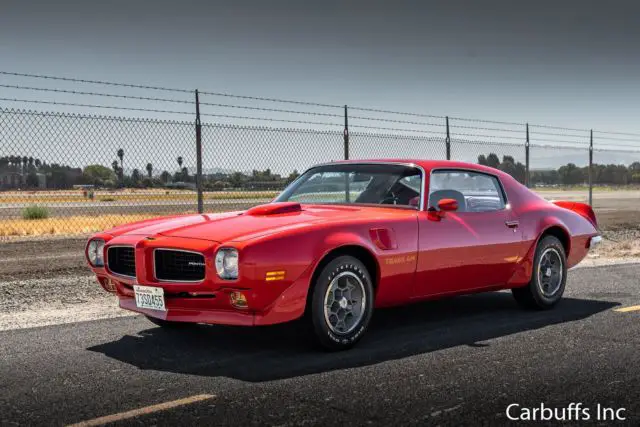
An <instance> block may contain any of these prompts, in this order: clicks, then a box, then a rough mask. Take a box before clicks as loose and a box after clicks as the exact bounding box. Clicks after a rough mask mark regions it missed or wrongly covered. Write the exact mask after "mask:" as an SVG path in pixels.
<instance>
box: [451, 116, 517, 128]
mask: <svg viewBox="0 0 640 427" xmlns="http://www.w3.org/2000/svg"><path fill="white" fill-rule="evenodd" d="M449 120H450V121H451V120H460V121H461V122H475V123H491V124H494V125H507V126H526V123H516V122H505V121H499V120H484V119H469V118H465V117H449Z"/></svg>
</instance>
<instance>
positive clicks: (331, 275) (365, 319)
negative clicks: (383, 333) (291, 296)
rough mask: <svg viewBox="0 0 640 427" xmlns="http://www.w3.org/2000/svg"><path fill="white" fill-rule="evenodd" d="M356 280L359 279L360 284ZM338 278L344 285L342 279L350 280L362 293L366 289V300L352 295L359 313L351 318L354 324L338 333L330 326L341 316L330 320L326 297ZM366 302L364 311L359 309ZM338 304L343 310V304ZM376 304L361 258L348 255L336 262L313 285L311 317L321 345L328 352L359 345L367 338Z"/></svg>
mask: <svg viewBox="0 0 640 427" xmlns="http://www.w3.org/2000/svg"><path fill="white" fill-rule="evenodd" d="M356 278H357V279H359V282H358V280H356ZM334 279H336V282H340V280H346V281H348V283H351V285H352V286H353V285H355V286H354V287H355V288H357V289H358V292H360V289H363V290H364V295H363V296H362V297H357V296H354V294H351V293H350V294H349V295H350V296H352V297H353V299H352V300H351V302H350V307H351V306H353V307H355V309H356V310H357V311H358V313H359V314H357V315H353V314H351V316H352V317H351V318H350V319H352V321H353V324H352V325H350V326H349V327H345V328H343V329H345V331H344V332H341V331H337V330H336V325H331V324H330V322H331V318H333V319H337V317H332V315H330V316H329V318H330V319H329V320H327V317H326V316H325V298H327V295H328V294H329V288H330V286H331V285H332V283H336V282H334ZM354 282H355V283H354ZM343 283H344V282H343ZM360 285H361V286H360ZM332 297H333V298H335V293H332ZM343 299H345V300H346V297H343ZM356 300H357V304H354V303H353V302H354V301H356ZM362 301H364V308H363V309H359V307H362V306H361V305H360V304H361V303H362ZM335 302H336V303H337V304H338V305H339V306H340V307H342V305H341V304H342V301H335ZM373 302H374V292H373V282H372V281H371V275H370V273H369V271H368V270H367V268H366V267H365V266H364V264H363V263H362V262H361V261H360V260H358V259H357V258H354V257H352V256H347V255H345V256H339V257H337V258H335V259H333V260H332V261H331V262H329V263H328V264H327V265H326V266H325V267H324V268H323V269H322V271H321V272H320V274H319V275H318V276H317V279H316V280H315V283H313V291H312V295H311V299H310V301H309V303H310V305H311V306H310V307H309V308H310V310H308V311H309V316H310V320H311V325H312V327H313V332H314V334H315V337H316V339H317V341H318V343H319V344H320V345H322V347H324V348H325V349H327V350H331V351H339V350H346V349H348V348H351V347H352V346H353V345H354V344H355V343H356V342H358V340H359V339H360V338H361V337H362V335H364V333H365V331H366V330H367V328H368V326H369V322H370V321H371V316H372V314H373ZM345 304H346V303H345ZM343 310H344V309H343ZM343 313H344V311H343ZM336 316H337V314H336ZM345 319H346V317H345ZM358 319H359V320H358ZM345 322H346V320H345ZM343 324H344V323H343Z"/></svg>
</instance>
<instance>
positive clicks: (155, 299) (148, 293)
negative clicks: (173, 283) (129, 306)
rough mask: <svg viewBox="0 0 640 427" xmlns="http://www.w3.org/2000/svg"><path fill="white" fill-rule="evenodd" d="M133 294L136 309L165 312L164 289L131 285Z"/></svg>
mask: <svg viewBox="0 0 640 427" xmlns="http://www.w3.org/2000/svg"><path fill="white" fill-rule="evenodd" d="M133 293H134V296H135V300H136V307H138V308H142V309H146V310H155V311H167V307H166V304H165V299H164V289H162V288H158V287H156V286H142V285H133Z"/></svg>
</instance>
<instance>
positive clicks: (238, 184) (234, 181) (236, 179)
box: [229, 172, 246, 188]
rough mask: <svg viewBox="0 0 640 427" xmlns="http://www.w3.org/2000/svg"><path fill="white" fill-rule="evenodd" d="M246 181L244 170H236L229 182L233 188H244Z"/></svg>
mask: <svg viewBox="0 0 640 427" xmlns="http://www.w3.org/2000/svg"><path fill="white" fill-rule="evenodd" d="M245 181H246V176H245V175H244V174H243V173H242V172H234V173H232V174H231V176H230V177H229V184H231V187H233V188H242V186H243V184H244V182H245Z"/></svg>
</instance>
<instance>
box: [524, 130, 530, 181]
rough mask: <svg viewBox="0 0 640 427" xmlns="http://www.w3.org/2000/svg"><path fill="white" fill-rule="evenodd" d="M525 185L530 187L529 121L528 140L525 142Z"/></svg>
mask: <svg viewBox="0 0 640 427" xmlns="http://www.w3.org/2000/svg"><path fill="white" fill-rule="evenodd" d="M524 167H525V172H524V185H525V186H526V187H529V179H530V178H529V123H527V140H526V142H525V143H524Z"/></svg>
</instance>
